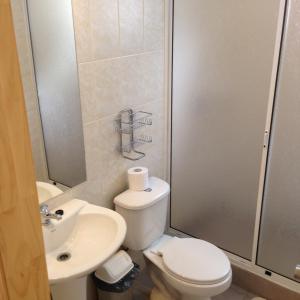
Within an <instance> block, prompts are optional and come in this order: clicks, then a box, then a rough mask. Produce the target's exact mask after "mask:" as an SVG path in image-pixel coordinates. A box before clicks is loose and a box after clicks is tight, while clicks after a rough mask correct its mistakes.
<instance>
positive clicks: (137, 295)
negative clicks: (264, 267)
mask: <svg viewBox="0 0 300 300" xmlns="http://www.w3.org/2000/svg"><path fill="white" fill-rule="evenodd" d="M152 287H153V285H152V283H151V280H150V278H149V277H148V275H147V274H146V273H144V272H142V274H140V276H139V279H138V280H137V281H136V283H135V286H134V288H133V299H134V300H149V296H150V292H151V289H152ZM253 298H255V295H253V294H251V293H249V292H247V291H245V290H243V289H241V288H240V287H238V286H236V285H231V287H230V289H229V290H227V291H226V292H225V293H223V294H222V295H219V296H217V297H214V298H213V300H252V299H253Z"/></svg>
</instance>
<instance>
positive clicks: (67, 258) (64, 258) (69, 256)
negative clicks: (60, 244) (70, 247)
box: [56, 252, 71, 261]
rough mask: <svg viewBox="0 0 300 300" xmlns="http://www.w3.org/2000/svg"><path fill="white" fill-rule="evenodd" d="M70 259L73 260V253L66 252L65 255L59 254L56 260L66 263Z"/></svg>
mask: <svg viewBox="0 0 300 300" xmlns="http://www.w3.org/2000/svg"><path fill="white" fill-rule="evenodd" d="M70 258H71V253H69V252H64V253H61V254H59V255H58V256H57V258H56V259H57V260H58V261H66V260H69V259H70Z"/></svg>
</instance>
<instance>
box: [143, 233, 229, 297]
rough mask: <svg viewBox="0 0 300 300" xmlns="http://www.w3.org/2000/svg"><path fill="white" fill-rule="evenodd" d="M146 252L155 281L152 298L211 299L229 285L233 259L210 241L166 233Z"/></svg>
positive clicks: (151, 274) (152, 277)
mask: <svg viewBox="0 0 300 300" xmlns="http://www.w3.org/2000/svg"><path fill="white" fill-rule="evenodd" d="M143 253H144V255H145V257H146V262H147V266H148V268H149V272H150V276H151V279H152V281H153V282H154V284H155V289H154V291H153V292H152V294H151V300H158V299H160V300H170V299H174V300H176V299H182V300H208V299H211V297H213V296H216V295H219V294H221V293H223V292H224V291H226V290H227V289H228V288H229V287H230V284H231V280H232V272H231V267H230V262H229V260H228V258H227V256H226V255H225V254H224V253H223V251H222V250H220V249H218V248H217V247H215V246H214V245H212V244H210V243H208V242H205V241H202V240H198V239H195V238H186V239H185V238H182V239H180V238H177V237H171V236H168V235H163V236H162V237H161V238H160V239H159V240H158V241H155V242H154V243H153V245H151V246H150V247H149V248H147V249H146V250H145V251H144V252H143Z"/></svg>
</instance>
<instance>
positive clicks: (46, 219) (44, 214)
mask: <svg viewBox="0 0 300 300" xmlns="http://www.w3.org/2000/svg"><path fill="white" fill-rule="evenodd" d="M40 214H41V218H42V225H45V226H47V225H50V224H51V219H54V220H61V218H62V216H61V215H58V214H55V213H54V214H53V213H51V212H50V210H49V207H48V205H47V204H42V205H40Z"/></svg>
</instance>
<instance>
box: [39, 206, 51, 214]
mask: <svg viewBox="0 0 300 300" xmlns="http://www.w3.org/2000/svg"><path fill="white" fill-rule="evenodd" d="M40 213H41V214H42V215H44V216H46V215H48V214H49V207H48V205H47V204H41V205H40Z"/></svg>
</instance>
